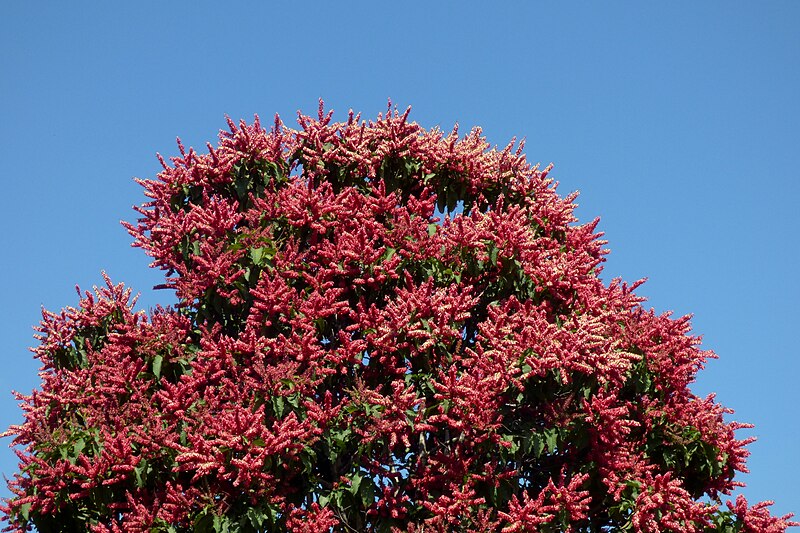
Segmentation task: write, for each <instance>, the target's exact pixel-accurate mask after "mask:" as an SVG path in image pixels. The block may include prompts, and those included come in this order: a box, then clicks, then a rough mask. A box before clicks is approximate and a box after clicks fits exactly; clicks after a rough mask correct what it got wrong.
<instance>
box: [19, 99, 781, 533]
mask: <svg viewBox="0 0 800 533" xmlns="http://www.w3.org/2000/svg"><path fill="white" fill-rule="evenodd" d="M407 116H408V111H406V113H404V114H399V113H398V112H397V111H392V110H391V108H390V109H389V110H388V111H387V113H386V115H385V116H381V115H379V116H378V118H377V120H375V121H370V122H368V123H367V122H363V121H362V120H361V119H360V116H353V113H352V112H351V113H350V115H349V118H348V120H347V121H346V122H343V123H335V122H332V117H331V113H327V114H326V113H325V112H324V111H323V108H322V105H320V110H319V115H318V118H316V119H313V118H310V117H307V116H302V115H300V116H299V120H298V122H299V129H297V130H293V129H289V128H287V127H286V126H284V124H283V123H282V122H281V121H280V120H279V119H278V118H277V117H276V120H275V124H274V127H273V128H272V129H271V130H270V131H267V130H265V129H263V128H262V126H261V125H260V124H259V121H258V118H256V120H255V122H254V123H253V124H250V125H248V124H245V123H244V122H242V123H240V124H239V125H236V124H234V123H233V122H231V121H230V120H229V125H230V131H229V132H224V133H221V134H220V143H219V146H217V147H212V146H211V145H210V144H209V145H208V153H206V154H199V153H197V152H195V151H194V150H192V149H190V150H188V151H186V150H185V149H184V148H183V146H182V145H181V144H180V141H179V143H178V144H179V148H180V154H181V155H180V157H175V158H172V159H171V162H170V163H167V162H166V161H164V159H161V162H162V165H163V167H164V170H163V171H162V172H161V173H160V174H159V175H158V177H157V179H155V180H143V181H141V184H142V185H143V186H144V189H145V191H146V194H147V196H148V197H149V198H150V199H151V201H149V202H148V203H146V204H144V205H143V206H141V207H140V208H138V209H137V211H138V212H139V213H140V215H141V218H140V219H139V220H138V222H137V223H135V224H125V225H126V227H127V229H128V230H129V232H130V233H131V235H132V236H133V237H134V238H135V243H134V245H135V246H138V247H140V248H142V249H143V250H144V251H145V252H146V253H147V254H149V255H150V256H151V257H152V258H153V263H152V266H154V267H158V268H161V269H163V270H166V271H168V272H167V277H166V282H165V285H164V286H163V287H165V288H169V289H173V290H174V291H175V293H176V295H177V301H178V303H177V305H176V306H175V307H174V308H173V307H170V308H161V307H159V308H156V309H155V310H152V311H151V312H150V314H149V315H148V314H146V313H144V312H141V311H139V312H135V311H134V309H133V306H134V303H135V299H132V298H131V290H130V289H126V288H124V287H123V286H122V285H121V284H120V285H115V284H114V283H112V282H111V281H110V280H109V279H108V278H106V279H105V281H106V285H105V286H103V287H100V288H97V287H96V288H95V290H94V292H93V293H92V292H88V291H87V292H85V293H84V294H83V295H82V296H81V299H80V303H79V306H78V307H76V308H67V309H65V310H63V311H62V312H61V313H58V314H56V313H51V312H47V311H43V319H42V322H41V325H40V327H39V335H38V339H39V341H40V344H39V346H38V347H37V348H35V350H34V351H35V356H36V357H37V358H38V359H40V360H41V362H42V364H43V369H42V373H41V376H42V384H41V390H40V391H37V392H34V393H33V394H32V395H30V396H22V395H20V396H19V398H20V399H21V400H22V402H23V409H24V411H25V421H24V423H23V424H22V425H20V426H14V427H12V428H11V429H10V430H9V431H8V432H7V434H8V435H13V436H15V439H14V444H15V445H17V446H18V447H20V449H19V451H18V455H19V457H20V460H21V463H20V473H18V474H17V475H16V476H15V478H14V479H13V480H12V481H11V482H10V487H11V490H12V491H13V492H14V496H13V497H12V498H11V499H9V500H7V501H6V502H5V504H4V507H3V511H4V513H5V516H6V519H7V520H9V522H10V524H11V526H10V527H9V530H14V531H23V530H26V529H28V528H30V527H31V526H35V527H36V528H37V529H38V530H39V531H40V532H42V533H45V532H53V531H86V530H90V531H94V532H107V531H114V532H116V531H171V532H179V531H198V532H206V531H218V532H223V531H230V532H235V531H240V532H249V531H307V532H312V531H313V532H322V531H329V530H331V529H332V530H335V531H411V532H421V531H501V532H503V533H514V532H521V531H540V532H561V531H570V532H600V531H641V532H665V531H681V532H702V531H730V532H734V531H746V532H753V533H756V532H758V533H764V532H778V531H784V530H785V529H786V528H787V527H788V526H790V525H796V524H794V523H793V522H790V520H789V519H790V518H791V516H784V517H782V518H778V517H774V516H771V515H770V513H769V511H768V509H767V506H768V504H769V502H767V503H760V504H757V505H754V506H749V505H748V504H747V502H746V500H744V498H742V497H741V496H740V497H738V498H737V500H736V501H735V502H730V501H728V502H727V504H723V503H722V497H723V496H724V495H727V494H730V491H731V490H732V489H733V488H734V487H736V486H737V485H740V483H738V482H736V481H734V474H735V472H736V471H745V458H746V456H747V455H748V452H747V451H746V449H745V446H746V444H747V443H748V442H749V441H750V440H752V439H743V440H737V439H736V437H735V436H734V433H735V431H736V430H737V429H739V428H742V427H748V426H746V425H744V424H739V423H735V422H733V423H729V422H725V421H724V420H723V415H724V414H725V413H727V412H730V411H728V410H726V409H725V408H724V407H722V406H721V405H719V404H717V403H716V402H715V401H714V398H713V396H709V397H707V398H700V397H697V396H695V395H694V394H692V392H691V391H690V390H689V385H690V383H691V382H692V381H693V379H694V376H695V374H696V372H697V371H698V370H699V369H700V368H702V366H703V364H704V361H705V360H706V359H707V358H709V357H713V354H712V353H711V352H707V351H701V350H700V349H699V346H698V345H699V340H698V339H697V338H696V337H693V336H691V335H690V334H689V331H690V327H689V322H688V318H687V317H682V318H678V319H673V318H671V317H670V316H669V315H657V314H655V313H654V312H653V311H652V310H647V309H645V308H643V307H642V305H641V304H642V301H643V298H641V297H639V296H636V295H635V294H634V289H635V288H636V286H637V285H638V284H639V282H637V283H634V284H632V285H627V284H625V283H623V282H621V281H620V280H614V281H612V282H611V283H610V284H605V283H604V282H603V281H602V280H600V278H599V277H598V273H599V272H600V270H601V263H602V261H603V256H604V254H605V253H606V252H605V250H604V249H603V245H604V244H605V242H604V241H602V240H600V234H598V233H596V232H595V226H596V223H597V221H594V222H592V223H590V224H586V225H577V224H576V219H575V218H574V216H573V208H574V204H573V200H574V195H570V196H567V197H566V198H561V197H559V196H558V195H557V194H556V192H555V186H554V185H553V183H552V181H551V180H550V179H548V178H547V174H548V170H549V168H548V169H543V170H541V169H539V168H538V167H536V166H531V165H529V164H528V163H527V162H526V160H525V156H524V155H523V154H522V145H519V146H518V147H517V148H516V149H515V148H514V146H515V143H514V142H513V141H512V143H511V144H509V145H508V146H506V147H505V148H504V149H502V150H499V149H492V148H491V147H490V146H489V145H488V144H487V143H486V141H485V139H484V138H483V137H482V136H481V132H480V130H478V129H476V130H474V131H472V132H471V133H470V134H469V135H467V136H465V137H459V135H458V132H457V128H456V129H454V130H453V132H452V133H450V134H449V135H445V134H443V133H442V132H440V131H438V130H436V129H434V130H431V131H426V130H425V129H423V128H422V127H420V126H419V125H417V124H416V123H410V122H409V121H408V120H407ZM159 158H160V156H159ZM79 295H80V291H79Z"/></svg>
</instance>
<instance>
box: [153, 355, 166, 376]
mask: <svg viewBox="0 0 800 533" xmlns="http://www.w3.org/2000/svg"><path fill="white" fill-rule="evenodd" d="M163 361H164V357H163V356H161V354H159V355H156V356H155V357H154V358H153V375H154V376H155V377H156V378H157V379H161V363H162V362H163Z"/></svg>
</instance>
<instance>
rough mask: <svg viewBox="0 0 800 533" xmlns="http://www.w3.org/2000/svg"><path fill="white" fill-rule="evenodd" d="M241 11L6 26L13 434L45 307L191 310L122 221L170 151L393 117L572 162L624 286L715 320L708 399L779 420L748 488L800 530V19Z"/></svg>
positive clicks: (72, 9)
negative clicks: (117, 286)
mask: <svg viewBox="0 0 800 533" xmlns="http://www.w3.org/2000/svg"><path fill="white" fill-rule="evenodd" d="M231 4H235V6H234V7H231V6H228V5H224V4H222V3H220V2H205V1H196V2H191V3H190V2H152V1H147V2H135V3H128V4H126V5H121V4H117V5H116V6H114V5H113V4H112V3H109V2H99V1H98V2H82V3H66V4H64V3H61V2H58V3H57V2H38V3H29V2H14V3H7V4H6V5H5V6H4V7H3V15H2V17H0V49H2V50H3V54H2V55H0V161H2V167H0V177H1V178H2V186H3V192H4V194H3V195H2V200H1V201H2V202H3V209H2V210H0V217H2V227H4V228H5V230H4V231H2V232H0V250H1V251H2V252H0V253H2V258H3V260H2V262H0V269H1V271H2V276H0V283H1V284H2V290H0V298H2V305H0V313H1V315H0V339H2V346H0V358H2V367H3V369H4V371H3V372H2V374H0V426H3V427H7V426H8V425H9V424H12V423H16V422H19V421H20V420H21V412H20V410H19V409H18V408H17V406H16V401H15V400H14V399H13V398H12V396H11V393H10V390H11V389H16V390H19V391H22V392H29V391H30V390H31V389H32V388H33V387H35V386H36V385H37V383H38V377H37V374H36V373H37V368H38V365H37V364H36V362H35V361H33V359H32V358H31V356H30V354H29V352H28V351H27V348H28V347H29V346H31V345H32V344H33V339H32V338H31V334H32V330H31V326H32V325H34V324H35V323H37V322H38V320H39V317H40V314H39V313H40V308H41V306H42V305H44V306H45V307H47V308H48V309H51V310H57V309H60V308H61V307H63V306H65V305H74V304H75V303H76V302H77V296H76V294H75V291H74V286H75V284H76V283H77V284H80V285H81V287H84V288H89V287H91V286H92V285H94V284H100V283H102V278H101V275H100V271H101V270H105V271H106V272H108V274H109V275H110V276H111V277H112V279H113V280H115V281H124V282H125V283H126V284H128V285H130V286H132V287H133V288H134V290H135V291H138V292H141V298H140V306H141V307H143V308H145V309H146V308H149V307H151V306H154V305H155V304H157V303H162V304H168V303H171V302H172V298H171V295H170V294H167V293H165V292H164V291H158V292H154V291H152V290H151V287H152V286H153V285H156V284H158V283H159V282H160V281H161V279H162V273H161V272H159V271H155V270H151V269H148V268H147V265H148V259H147V257H145V256H144V254H143V253H142V252H141V251H139V250H138V249H132V248H130V247H129V244H130V241H131V239H130V238H129V236H128V235H127V234H126V233H125V231H124V230H123V229H122V227H121V226H120V225H119V221H120V220H121V219H125V220H134V219H135V218H136V217H135V213H134V212H133V210H132V209H131V206H132V205H134V204H139V203H142V202H143V201H145V198H144V196H143V194H142V192H141V189H140V187H139V186H138V185H136V184H135V183H134V182H133V181H132V178H133V177H142V178H149V177H153V176H154V175H155V174H156V173H157V171H158V168H159V166H158V162H157V160H156V158H155V153H156V152H161V153H162V154H164V155H165V156H168V155H173V154H175V153H176V152H177V149H176V147H175V137H176V136H180V137H181V138H182V139H183V141H184V143H185V144H187V145H193V146H195V147H197V148H202V147H204V145H205V142H206V141H212V142H213V141H214V140H215V139H216V134H217V131H218V130H219V129H220V128H222V127H224V126H225V121H224V115H225V114H228V115H230V116H231V117H232V118H234V119H239V118H245V119H247V120H251V119H252V116H253V114H254V113H258V114H259V115H260V116H261V117H262V119H264V120H265V122H269V121H270V119H271V117H272V116H273V114H274V113H276V112H278V113H280V114H281V116H282V117H283V118H284V119H285V120H286V121H287V122H292V121H293V118H294V116H295V113H296V111H297V110H298V109H302V110H304V111H306V112H307V113H314V112H315V110H316V106H317V100H318V98H320V97H322V98H324V99H325V101H326V104H327V106H328V107H330V108H333V109H335V110H336V111H337V113H336V115H335V116H337V117H339V118H343V117H345V116H346V113H347V110H348V109H349V108H353V109H354V110H356V111H362V112H363V113H364V116H365V117H371V116H374V115H376V114H377V113H378V112H379V111H382V110H385V108H386V101H387V98H389V97H391V99H392V101H393V102H395V103H396V104H397V106H399V107H400V108H401V109H403V108H405V107H406V106H408V105H411V106H412V107H413V111H412V114H411V117H412V119H414V120H416V121H417V122H419V123H421V124H422V125H424V126H426V127H430V126H434V125H441V126H442V127H443V128H444V129H449V128H450V127H452V125H453V124H454V123H455V122H458V123H459V124H460V125H461V128H462V131H466V130H468V129H469V128H470V127H472V126H474V125H480V126H482V127H483V129H484V133H485V134H486V136H487V137H488V139H489V141H490V142H492V143H494V144H500V145H505V144H506V143H507V142H508V140H509V139H510V138H511V137H512V136H518V137H525V138H526V139H527V148H526V153H527V154H528V159H529V160H532V161H541V162H542V163H543V164H547V163H550V162H553V163H554V164H555V170H554V171H553V173H552V174H551V176H553V177H555V179H557V180H558V181H560V182H561V185H560V187H559V191H560V192H561V193H562V194H566V193H568V192H571V191H573V190H579V191H580V192H581V195H580V198H579V200H578V202H579V204H580V207H579V209H578V216H579V217H580V218H581V219H582V220H583V221H589V220H591V219H593V218H594V217H595V216H600V217H601V222H600V229H601V230H602V231H605V233H606V238H607V239H608V240H609V241H610V242H609V246H608V247H609V248H610V249H611V254H610V256H608V261H607V264H606V270H605V273H604V278H605V279H610V278H611V277H615V276H621V277H623V278H624V279H626V280H628V281H633V280H636V279H639V278H642V277H648V278H649V281H648V282H647V283H646V284H645V285H644V286H642V287H641V288H640V289H639V291H638V292H639V293H640V294H641V295H644V296H646V297H648V299H649V304H648V305H652V306H653V307H655V308H656V309H657V310H659V311H666V310H674V311H675V313H676V314H686V313H693V314H694V319H693V325H694V331H695V333H697V334H700V335H703V338H704V346H705V347H706V348H709V349H713V350H714V351H715V352H717V354H718V355H719V356H720V359H719V360H716V361H713V362H711V363H710V364H709V365H708V367H707V369H706V370H705V371H703V372H702V373H701V374H700V377H699V380H698V383H697V384H696V386H695V387H694V389H695V391H696V392H697V393H698V394H707V393H708V392H711V391H715V392H717V393H718V398H719V399H720V401H721V402H722V403H723V404H725V405H726V406H729V407H731V408H733V409H735V411H736V414H735V415H734V416H733V417H732V419H735V420H739V421H746V422H752V423H754V424H756V428H755V430H752V431H749V432H746V431H742V432H741V433H740V435H741V436H742V437H745V436H749V435H754V436H757V437H758V439H759V440H758V442H757V443H755V444H753V445H751V446H750V449H751V451H752V456H751V458H750V461H749V464H750V468H751V471H752V473H751V474H749V475H746V476H742V478H741V479H742V480H743V481H745V482H746V483H747V485H748V487H747V489H745V490H744V491H743V492H744V493H745V494H746V495H747V496H748V498H749V499H750V500H751V501H759V500H764V499H774V500H776V505H775V507H774V510H775V512H778V513H785V512H800V484H798V482H797V480H798V479H800V461H798V460H797V454H798V451H800V429H799V428H800V409H798V406H800V401H798V400H800V397H799V396H800V394H799V393H798V391H799V390H800V388H799V387H798V386H797V384H796V382H797V380H798V374H800V357H798V356H800V349H798V343H797V331H798V326H797V324H796V321H797V315H798V313H797V307H798V302H800V281H799V280H798V276H797V271H798V269H797V264H798V260H800V252H798V248H800V246H799V245H800V239H798V230H800V214H799V213H800V209H798V208H797V207H796V204H797V203H798V200H800V185H798V183H799V182H800V170H798V169H800V150H799V149H798V144H799V143H798V141H799V140H800V134H798V127H800V98H798V95H800V31H798V30H797V28H798V25H800V3H797V2H795V1H792V0H786V1H769V2H743V1H735V0H734V1H724V2H723V1H713V2H712V1H709V2H688V1H685V2H684V1H676V2H669V3H667V2H662V3H655V2H647V3H644V2H632V1H629V2H622V1H620V2H603V3H600V2H597V3H592V4H589V3H580V4H579V3H577V2H575V3H566V2H522V1H515V2H511V1H509V2H497V3H494V5H493V4H492V3H489V2H469V1H461V2H406V3H400V2H396V3H389V2H366V1H359V2H355V1H354V2H292V3H289V2H284V3H281V4H282V5H280V6H277V5H276V6H272V5H268V4H269V3H267V2H263V3H262V2H236V3H231ZM275 4H278V3H275ZM8 441H9V439H5V440H3V442H2V443H1V444H0V470H1V471H2V473H3V474H4V475H6V476H10V475H11V473H12V472H13V471H14V469H15V467H16V458H15V457H14V455H13V454H12V452H11V451H10V450H8V449H7V448H6V445H7V444H8ZM0 494H3V495H5V494H7V491H6V490H5V489H4V488H2V489H0Z"/></svg>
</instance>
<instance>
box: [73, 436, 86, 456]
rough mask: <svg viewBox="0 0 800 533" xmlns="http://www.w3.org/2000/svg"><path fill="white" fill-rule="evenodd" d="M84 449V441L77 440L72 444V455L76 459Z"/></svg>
mask: <svg viewBox="0 0 800 533" xmlns="http://www.w3.org/2000/svg"><path fill="white" fill-rule="evenodd" d="M85 447H86V441H85V440H83V439H82V438H79V439H78V440H76V441H75V442H74V443H73V444H72V454H73V455H74V456H75V457H77V456H79V455H80V454H81V452H82V451H83V449H84V448H85Z"/></svg>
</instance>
